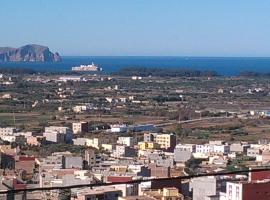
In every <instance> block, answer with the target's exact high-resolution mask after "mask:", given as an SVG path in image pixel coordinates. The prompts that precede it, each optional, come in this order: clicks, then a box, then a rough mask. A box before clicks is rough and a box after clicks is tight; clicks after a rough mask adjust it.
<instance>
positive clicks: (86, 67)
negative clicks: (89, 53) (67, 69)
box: [71, 62, 102, 72]
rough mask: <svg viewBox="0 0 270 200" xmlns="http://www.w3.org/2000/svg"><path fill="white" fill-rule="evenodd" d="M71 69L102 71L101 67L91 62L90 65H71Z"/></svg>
mask: <svg viewBox="0 0 270 200" xmlns="http://www.w3.org/2000/svg"><path fill="white" fill-rule="evenodd" d="M71 70H72V71H77V72H97V71H102V68H100V67H98V66H97V65H95V64H94V63H93V62H92V64H91V65H80V66H76V67H72V68H71Z"/></svg>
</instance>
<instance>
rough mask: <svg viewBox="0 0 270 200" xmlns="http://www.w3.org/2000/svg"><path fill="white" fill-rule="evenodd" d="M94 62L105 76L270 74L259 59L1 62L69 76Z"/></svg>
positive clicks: (127, 58)
mask: <svg viewBox="0 0 270 200" xmlns="http://www.w3.org/2000/svg"><path fill="white" fill-rule="evenodd" d="M92 62H94V63H95V64H96V65H98V66H99V67H101V68H102V69H103V71H104V73H111V72H115V71H118V70H120V69H122V68H125V67H150V68H151V67H152V68H153V67H157V68H158V67H160V68H183V69H194V70H202V71H205V70H213V71H216V72H217V73H218V74H219V75H223V76H237V75H239V73H241V72H244V71H252V72H260V73H269V72H270V58H268V57H267V58H261V57H260V58H255V57H158V56H150V57H149V56H64V57H62V61H61V62H58V63H46V62H0V67H17V68H18V67H21V68H31V69H34V70H36V71H41V72H44V71H46V72H68V71H71V68H72V67H74V66H78V65H81V64H91V63H92Z"/></svg>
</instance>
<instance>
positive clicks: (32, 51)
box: [0, 44, 61, 62]
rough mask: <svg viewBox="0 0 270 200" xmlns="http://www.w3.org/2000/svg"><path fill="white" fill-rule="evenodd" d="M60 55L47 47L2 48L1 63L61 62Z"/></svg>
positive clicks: (31, 45) (0, 52)
mask: <svg viewBox="0 0 270 200" xmlns="http://www.w3.org/2000/svg"><path fill="white" fill-rule="evenodd" d="M59 61H61V57H60V55H59V53H57V52H56V53H52V52H51V51H50V49H49V48H48V47H46V46H41V45H36V44H28V45H25V46H22V47H19V48H12V47H0V62H59Z"/></svg>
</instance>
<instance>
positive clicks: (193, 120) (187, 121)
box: [156, 116, 233, 127]
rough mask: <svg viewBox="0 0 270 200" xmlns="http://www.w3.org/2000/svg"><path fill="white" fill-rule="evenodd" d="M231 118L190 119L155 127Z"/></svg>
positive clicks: (160, 125)
mask: <svg viewBox="0 0 270 200" xmlns="http://www.w3.org/2000/svg"><path fill="white" fill-rule="evenodd" d="M230 118H233V116H230V117H205V118H200V119H190V120H186V121H180V122H179V121H176V120H175V121H174V122H166V123H162V124H157V125H156V127H163V126H170V125H174V124H188V123H192V122H199V121H207V120H212V119H230Z"/></svg>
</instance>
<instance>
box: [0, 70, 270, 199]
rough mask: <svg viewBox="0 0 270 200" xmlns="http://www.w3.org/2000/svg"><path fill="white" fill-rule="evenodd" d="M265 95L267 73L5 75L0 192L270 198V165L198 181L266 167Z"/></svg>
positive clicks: (0, 93) (0, 96) (269, 125)
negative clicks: (158, 75)
mask: <svg viewBox="0 0 270 200" xmlns="http://www.w3.org/2000/svg"><path fill="white" fill-rule="evenodd" d="M269 96H270V85H269V79H267V78H261V77H260V78H258V77H241V76H238V77H219V76H211V75H209V76H207V75H203V76H199V77H196V76H194V77H193V76H191V77H186V76H182V77H171V76H164V77H155V76H140V75H139V76H137V75H136V76H135V75H134V76H125V75H117V74H111V75H108V74H107V75H106V74H95V75H87V74H83V75H78V74H64V73H63V74H49V73H48V74H45V73H38V74H36V73H35V74H31V73H25V74H16V73H12V74H11V73H3V74H1V75H0V139H1V140H0V150H1V154H0V168H1V169H0V171H1V172H0V173H1V183H0V188H1V189H0V197H1V199H32V200H36V199H74V200H86V199H87V200H89V199H98V200H118V199H119V200H140V199H143V200H148V199H149V200H184V199H187V200H188V199H194V200H201V199H206V200H231V199H245V200H249V199H250V200H252V199H254V196H257V197H258V195H259V196H260V197H261V198H260V199H262V200H264V199H269V198H270V197H269V195H270V193H269V189H268V188H269V187H270V169H269V171H267V170H265V171H263V170H262V171H254V172H252V171H251V172H249V173H233V174H225V175H217V176H201V177H200V176H198V177H195V176H196V175H201V174H204V175H205V174H215V173H216V174H219V173H225V172H226V173H227V172H237V171H245V170H252V169H265V168H267V167H268V166H269V162H270V135H269V131H270V120H269V117H270V111H269V110H268V109H269V108H270V101H269ZM189 176H190V177H191V178H188V177H189ZM192 176H194V177H192ZM179 177H186V178H182V179H181V178H179ZM178 178H179V179H178ZM87 185H88V186H87ZM90 185H92V186H91V187H90ZM40 188H42V189H43V190H39V189H40ZM46 188H48V190H46ZM55 188H57V189H55ZM27 189H32V190H29V191H27ZM16 190H18V191H19V190H21V192H13V193H4V192H5V191H16ZM1 192H2V193H1Z"/></svg>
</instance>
